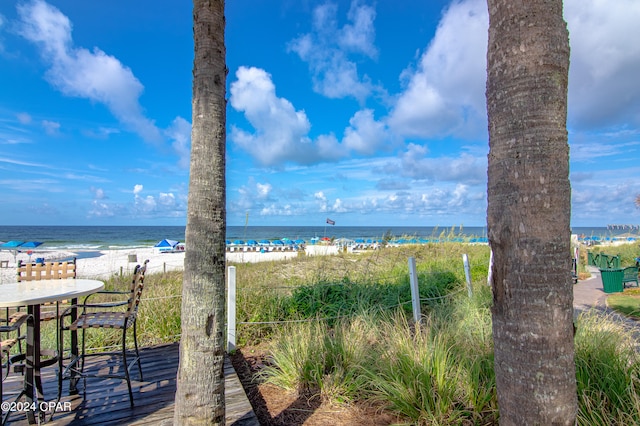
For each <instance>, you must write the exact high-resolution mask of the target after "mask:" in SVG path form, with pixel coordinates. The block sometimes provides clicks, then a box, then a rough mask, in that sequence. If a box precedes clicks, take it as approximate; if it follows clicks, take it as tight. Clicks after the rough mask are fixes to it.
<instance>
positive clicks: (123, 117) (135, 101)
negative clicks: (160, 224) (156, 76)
mask: <svg viewBox="0 0 640 426" xmlns="http://www.w3.org/2000/svg"><path fill="white" fill-rule="evenodd" d="M18 13H19V15H20V19H21V22H20V24H19V33H20V35H22V36H23V37H24V38H25V39H27V40H29V41H31V42H33V43H34V44H36V45H37V46H38V47H39V48H40V53H41V55H42V57H43V59H44V60H45V61H46V62H48V63H49V66H50V68H49V70H48V71H47V73H46V78H47V80H48V81H49V83H51V85H52V86H54V87H55V88H57V89H58V90H60V92H62V93H63V94H65V95H67V96H75V97H80V98H86V99H89V100H91V101H95V102H99V103H102V104H104V105H105V106H106V107H107V108H108V109H109V111H111V113H112V114H113V115H114V116H115V117H116V118H117V119H118V120H119V121H120V122H121V123H122V124H124V125H125V126H126V127H127V129H128V130H131V131H134V132H136V133H137V134H138V135H140V136H141V137H142V138H143V139H144V140H145V141H147V142H152V143H156V144H161V143H162V142H163V138H162V132H161V130H160V129H159V128H158V127H157V126H156V125H155V123H154V121H153V120H151V119H149V118H147V117H146V116H145V114H144V112H143V108H142V106H141V105H140V103H139V98H140V96H141V95H142V92H143V90H144V86H143V85H142V83H141V82H140V81H139V80H138V79H137V78H136V77H135V75H134V74H133V72H132V71H131V69H130V68H129V67H127V66H125V65H124V64H122V63H121V62H120V61H119V60H118V59H117V58H115V57H114V56H111V55H108V54H106V53H105V52H103V51H102V50H100V49H99V48H97V47H95V48H94V49H93V51H89V50H88V49H85V48H81V47H75V46H74V45H73V39H72V36H71V30H72V25H71V22H70V21H69V19H68V18H67V17H66V16H65V15H64V14H63V13H61V12H60V10H58V9H57V8H55V7H54V6H51V5H49V4H47V3H46V2H44V1H42V0H34V1H31V2H29V3H24V4H20V5H18ZM181 120H183V119H182V118H180V117H178V118H176V120H175V121H174V123H173V124H172V126H171V128H170V129H169V130H168V132H169V133H171V134H172V135H173V136H174V137H175V136H177V135H178V134H177V133H175V132H176V131H182V130H183V129H184V128H185V125H184V123H182V122H181ZM173 147H174V149H175V150H176V153H177V154H178V156H179V157H180V164H181V165H184V162H185V158H187V157H188V156H187V155H186V154H185V151H186V150H187V147H188V140H187V139H184V136H179V137H176V138H174V142H173ZM187 162H188V160H187Z"/></svg>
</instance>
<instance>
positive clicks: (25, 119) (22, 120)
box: [16, 112, 32, 124]
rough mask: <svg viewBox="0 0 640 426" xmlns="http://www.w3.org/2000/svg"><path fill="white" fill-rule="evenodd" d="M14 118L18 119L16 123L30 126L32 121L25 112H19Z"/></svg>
mask: <svg viewBox="0 0 640 426" xmlns="http://www.w3.org/2000/svg"><path fill="white" fill-rule="evenodd" d="M16 118H17V119H18V122H19V123H20V124H30V123H31V120H32V119H31V115H29V114H27V113H26V112H20V113H18V114H16Z"/></svg>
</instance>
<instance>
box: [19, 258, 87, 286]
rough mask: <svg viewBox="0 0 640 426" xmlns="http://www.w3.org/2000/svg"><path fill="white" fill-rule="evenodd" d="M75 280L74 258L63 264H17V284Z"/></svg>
mask: <svg viewBox="0 0 640 426" xmlns="http://www.w3.org/2000/svg"><path fill="white" fill-rule="evenodd" d="M63 278H76V258H75V257H74V258H73V260H71V261H65V262H44V263H31V262H29V263H25V264H23V263H22V261H20V262H19V263H18V282H21V281H37V280H59V279H63Z"/></svg>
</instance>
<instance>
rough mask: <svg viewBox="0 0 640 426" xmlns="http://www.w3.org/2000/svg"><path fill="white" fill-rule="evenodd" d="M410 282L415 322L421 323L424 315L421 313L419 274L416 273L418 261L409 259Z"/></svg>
mask: <svg viewBox="0 0 640 426" xmlns="http://www.w3.org/2000/svg"><path fill="white" fill-rule="evenodd" d="M409 281H410V284H411V303H412V305H413V320H414V321H415V322H416V323H419V322H420V319H421V317H422V314H421V313H420V291H419V289H418V273H417V272H416V259H415V258H413V257H410V258H409Z"/></svg>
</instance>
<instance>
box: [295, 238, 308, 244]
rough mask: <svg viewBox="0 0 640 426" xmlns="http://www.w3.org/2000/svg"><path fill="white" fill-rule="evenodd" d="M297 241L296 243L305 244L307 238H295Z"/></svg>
mask: <svg viewBox="0 0 640 426" xmlns="http://www.w3.org/2000/svg"><path fill="white" fill-rule="evenodd" d="M295 243H296V244H305V243H306V241H305V240H302V239H298V240H295Z"/></svg>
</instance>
